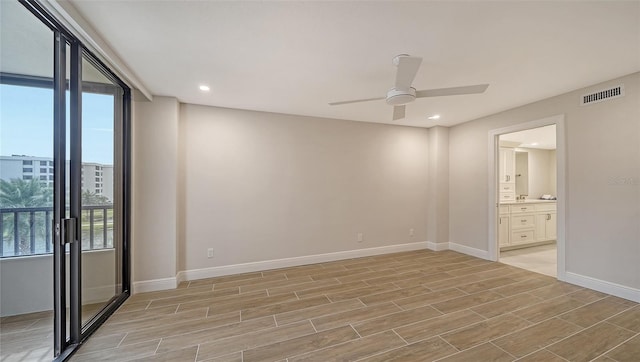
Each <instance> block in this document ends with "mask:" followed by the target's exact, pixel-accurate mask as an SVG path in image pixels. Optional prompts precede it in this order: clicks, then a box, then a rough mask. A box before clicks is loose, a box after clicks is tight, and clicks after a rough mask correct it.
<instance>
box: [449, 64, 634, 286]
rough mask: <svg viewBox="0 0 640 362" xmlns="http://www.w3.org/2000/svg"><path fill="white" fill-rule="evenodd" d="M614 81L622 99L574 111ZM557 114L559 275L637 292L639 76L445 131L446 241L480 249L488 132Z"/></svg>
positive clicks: (483, 232) (486, 242)
mask: <svg viewBox="0 0 640 362" xmlns="http://www.w3.org/2000/svg"><path fill="white" fill-rule="evenodd" d="M620 83H624V85H625V92H626V95H625V97H622V98H618V99H614V100H610V101H606V102H601V103H597V104H592V105H588V106H580V105H579V102H578V100H579V96H581V95H582V94H585V93H587V92H590V91H596V90H600V89H603V88H606V87H609V86H614V85H618V84H620ZM557 114H564V115H565V120H566V140H564V141H565V142H566V147H567V148H566V149H567V155H566V156H567V160H566V164H567V167H566V182H567V190H566V194H567V200H566V201H567V217H566V254H567V256H566V267H567V271H568V272H570V273H574V274H577V275H579V276H583V277H588V278H594V279H596V280H598V281H603V282H606V283H614V284H619V285H621V286H624V287H630V288H636V289H638V288H640V223H639V222H638V220H640V73H635V74H632V75H629V76H626V77H622V78H619V79H614V80H611V81H608V82H604V83H601V84H598V85H594V86H592V87H588V88H585V89H580V90H577V91H574V92H570V93H567V94H563V95H560V96H557V97H553V98H549V99H546V100H543V101H540V102H536V103H532V104H529V105H526V106H522V107H519V108H515V109H512V110H509V111H505V112H502V113H499V114H495V115H492V116H488V117H484V118H481V119H478V120H475V121H472V122H468V123H464V124H460V125H457V126H454V127H452V128H451V129H450V130H449V136H450V138H449V145H450V148H449V152H450V154H449V157H450V174H449V177H450V196H449V200H450V204H449V208H450V214H449V220H450V225H449V233H450V241H452V242H455V243H459V244H462V245H465V246H468V247H472V248H476V249H480V250H488V245H489V242H490V241H489V240H487V234H488V215H487V209H488V204H487V203H488V198H487V194H488V187H489V185H488V184H487V179H488V175H487V172H488V171H487V169H488V152H487V149H488V144H487V142H488V132H489V131H490V130H493V129H498V128H502V127H506V126H510V125H514V124H517V123H523V122H527V121H532V120H536V119H542V118H546V117H550V116H553V115H557ZM551 157H553V156H551ZM478 190H480V192H479V191H478ZM491 242H494V241H491Z"/></svg>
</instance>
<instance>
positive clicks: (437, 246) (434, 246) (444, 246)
mask: <svg viewBox="0 0 640 362" xmlns="http://www.w3.org/2000/svg"><path fill="white" fill-rule="evenodd" d="M427 249H429V250H433V251H441V250H449V243H434V242H433V241H427Z"/></svg>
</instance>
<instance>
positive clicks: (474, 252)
mask: <svg viewBox="0 0 640 362" xmlns="http://www.w3.org/2000/svg"><path fill="white" fill-rule="evenodd" d="M449 250H453V251H457V252H459V253H462V254H467V255H471V256H475V257H476V258H480V259H485V260H491V258H490V257H489V252H488V251H486V250H480V249H476V248H472V247H470V246H466V245H461V244H456V243H453V242H449Z"/></svg>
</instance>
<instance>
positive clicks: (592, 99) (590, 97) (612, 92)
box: [580, 84, 624, 106]
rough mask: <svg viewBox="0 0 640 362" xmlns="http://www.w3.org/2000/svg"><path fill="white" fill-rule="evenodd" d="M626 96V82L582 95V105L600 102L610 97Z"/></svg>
mask: <svg viewBox="0 0 640 362" xmlns="http://www.w3.org/2000/svg"><path fill="white" fill-rule="evenodd" d="M623 96H624V84H621V85H619V86H616V87H612V88H607V89H603V90H599V91H596V92H592V93H589V94H585V95H583V96H582V97H580V105H581V106H584V105H587V104H593V103H598V102H602V101H607V100H609V99H614V98H619V97H623Z"/></svg>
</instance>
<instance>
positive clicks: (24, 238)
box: [0, 179, 53, 254]
mask: <svg viewBox="0 0 640 362" xmlns="http://www.w3.org/2000/svg"><path fill="white" fill-rule="evenodd" d="M51 206H53V190H52V189H51V188H48V187H44V186H43V184H42V183H40V181H39V180H20V179H12V180H11V181H6V180H0V208H2V209H19V208H26V207H51ZM16 214H17V215H19V219H18V230H17V232H18V235H19V240H20V241H19V249H20V253H21V254H30V253H31V251H30V245H29V232H30V229H31V227H32V225H31V218H30V217H28V213H6V214H2V218H3V220H2V221H3V223H2V224H3V230H2V242H3V243H4V241H5V240H9V243H11V241H12V240H14V232H15V231H16V230H14V226H13V225H14V218H15V217H16ZM46 222H49V220H45V215H44V213H36V214H34V225H33V226H34V228H35V231H36V237H37V238H38V239H39V240H44V239H45V235H44V233H45V223H46ZM9 249H12V248H9Z"/></svg>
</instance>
